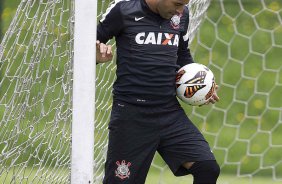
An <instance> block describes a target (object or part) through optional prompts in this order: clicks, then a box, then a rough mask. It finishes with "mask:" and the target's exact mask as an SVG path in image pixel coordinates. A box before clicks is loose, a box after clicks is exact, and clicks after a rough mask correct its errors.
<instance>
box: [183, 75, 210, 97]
mask: <svg viewBox="0 0 282 184" xmlns="http://www.w3.org/2000/svg"><path fill="white" fill-rule="evenodd" d="M182 75H183V74H182ZM206 75H207V72H206V71H199V72H198V73H197V74H196V75H195V76H194V77H193V78H192V79H190V80H188V81H187V82H185V83H184V84H195V85H193V86H186V89H185V92H184V96H185V97H186V98H191V97H192V96H194V94H195V93H196V92H197V91H199V90H200V89H202V88H204V87H205V86H206V85H205V84H204V80H205V78H206Z"/></svg>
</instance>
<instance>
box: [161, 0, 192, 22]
mask: <svg viewBox="0 0 282 184" xmlns="http://www.w3.org/2000/svg"><path fill="white" fill-rule="evenodd" d="M188 3H189V0H158V3H157V10H158V13H159V14H160V15H161V17H163V18H165V19H170V18H171V17H172V16H173V15H176V14H181V13H182V12H183V9H184V6H185V5H186V4H188Z"/></svg>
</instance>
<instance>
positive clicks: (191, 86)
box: [176, 63, 215, 106]
mask: <svg viewBox="0 0 282 184" xmlns="http://www.w3.org/2000/svg"><path fill="white" fill-rule="evenodd" d="M214 90H215V80H214V75H213V73H212V71H211V70H210V69H209V68H208V67H206V66H205V65H202V64H199V63H192V64H187V65H185V66H183V67H182V68H180V69H179V70H178V72H177V75H176V94H177V97H178V98H179V99H181V100H182V101H183V102H185V103H187V104H189V105H193V106H199V105H203V104H205V103H206V102H208V100H209V99H210V98H211V97H212V95H213V93H214Z"/></svg>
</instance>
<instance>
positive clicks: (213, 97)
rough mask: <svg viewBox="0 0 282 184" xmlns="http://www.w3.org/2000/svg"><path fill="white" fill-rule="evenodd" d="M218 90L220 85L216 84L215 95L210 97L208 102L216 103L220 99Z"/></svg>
mask: <svg viewBox="0 0 282 184" xmlns="http://www.w3.org/2000/svg"><path fill="white" fill-rule="evenodd" d="M217 90H218V85H217V84H216V85H215V90H214V92H213V95H212V96H211V97H210V99H209V101H208V102H207V104H210V103H212V104H214V103H216V102H218V101H219V97H218V95H217Z"/></svg>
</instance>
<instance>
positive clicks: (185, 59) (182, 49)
mask: <svg viewBox="0 0 282 184" xmlns="http://www.w3.org/2000/svg"><path fill="white" fill-rule="evenodd" d="M186 16H187V18H186V19H185V29H184V31H183V32H182V33H181V34H180V38H179V46H178V51H177V56H178V58H177V64H178V65H179V66H180V67H182V66H184V65H186V64H190V63H194V60H193V58H192V56H191V53H190V49H189V48H188V44H189V39H188V37H187V35H186V33H187V30H188V24H189V12H188V8H187V9H186Z"/></svg>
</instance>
